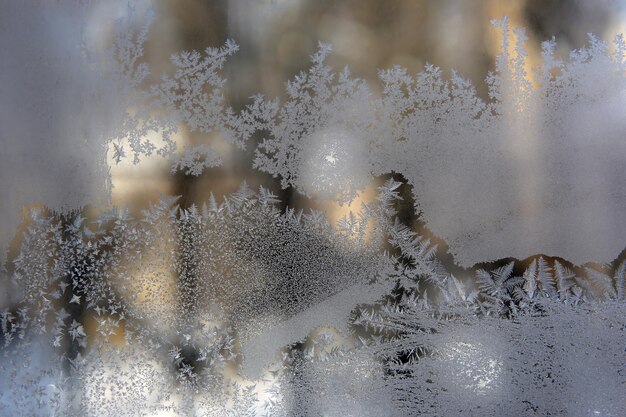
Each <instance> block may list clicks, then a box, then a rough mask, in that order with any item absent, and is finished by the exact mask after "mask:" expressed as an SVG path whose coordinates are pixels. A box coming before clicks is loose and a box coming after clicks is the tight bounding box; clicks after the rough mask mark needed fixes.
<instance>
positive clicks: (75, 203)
mask: <svg viewBox="0 0 626 417" xmlns="http://www.w3.org/2000/svg"><path fill="white" fill-rule="evenodd" d="M25 3H28V2H25ZM84 13H85V10H84V8H81V7H74V8H70V7H60V5H58V4H53V3H52V2H45V3H42V2H38V4H37V6H36V7H28V5H27V6H26V7H25V6H24V4H23V2H13V1H12V2H7V3H6V4H3V6H2V13H0V27H2V35H1V36H0V51H1V52H0V88H1V91H2V93H1V94H0V141H1V143H2V152H0V189H2V190H3V193H5V194H4V196H3V198H2V199H1V200H0V213H1V215H0V252H1V256H0V262H2V261H3V260H4V255H5V250H6V249H7V245H8V243H9V242H10V240H11V239H12V238H13V236H14V234H15V231H16V230H17V227H18V226H19V224H20V223H21V220H22V215H21V208H22V206H24V205H26V204H33V203H38V202H44V203H46V204H47V205H48V206H49V207H51V208H53V209H55V210H61V211H65V210H72V209H78V208H80V207H81V206H83V205H85V204H88V203H106V202H107V201H108V198H109V187H110V185H109V180H108V170H107V167H106V164H105V163H104V161H105V160H104V158H105V155H106V148H105V146H104V144H105V142H104V140H105V139H107V138H106V134H107V133H110V129H111V128H110V126H115V124H117V123H121V120H120V119H118V118H117V116H119V115H117V114H115V112H111V111H110V110H112V109H114V108H115V105H116V104H117V103H116V101H115V100H114V97H112V96H111V93H112V91H111V89H110V88H109V87H110V86H109V85H108V84H106V83H105V82H104V81H103V80H102V78H101V77H100V74H99V73H98V72H97V71H96V70H95V69H94V68H93V67H90V63H91V62H90V59H89V57H88V56H86V55H85V53H86V51H85V50H84V49H83V48H82V46H83V45H82V44H81V39H83V36H82V35H83V34H82V28H83V25H84V21H85V16H84Z"/></svg>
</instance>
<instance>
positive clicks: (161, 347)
mask: <svg viewBox="0 0 626 417" xmlns="http://www.w3.org/2000/svg"><path fill="white" fill-rule="evenodd" d="M23 4H25V5H26V6H23V5H22V3H19V4H18V3H10V4H9V5H8V6H7V7H6V8H4V9H3V14H2V15H0V23H2V27H3V30H6V31H7V33H9V35H10V36H7V37H4V36H3V37H0V47H1V50H2V58H6V59H2V60H0V69H1V70H2V71H0V74H1V75H0V82H1V85H2V88H3V95H2V99H1V100H0V106H1V110H2V111H1V112H0V122H1V123H0V125H1V126H2V131H0V134H1V135H2V139H3V145H5V146H4V148H3V151H6V152H3V153H2V154H0V174H1V175H0V184H1V185H2V187H3V188H2V189H3V190H7V189H12V183H11V179H12V178H19V179H20V181H21V183H22V184H26V189H24V190H23V191H22V192H20V193H19V194H15V195H10V196H9V197H10V198H5V199H3V203H1V204H0V211H2V212H3V216H2V224H1V225H0V226H1V227H2V236H0V238H1V239H2V240H0V251H2V256H4V251H5V248H6V246H7V241H8V239H9V238H11V237H12V233H13V231H14V230H15V228H16V227H17V225H18V224H19V221H18V219H17V213H19V210H21V208H22V207H23V206H24V205H26V204H33V203H37V202H39V203H44V205H45V206H47V208H45V209H34V210H32V211H31V215H30V216H29V217H28V219H27V220H26V222H25V231H24V233H22V234H21V235H20V236H18V239H19V242H20V243H21V248H20V251H19V253H18V254H17V255H16V256H15V257H12V258H11V259H10V260H9V262H8V263H7V268H6V271H3V272H6V275H8V276H10V278H11V283H10V284H9V283H7V288H9V289H10V291H11V294H12V295H13V296H14V298H16V299H17V300H18V302H17V303H16V304H15V305H12V306H11V307H10V308H7V309H6V310H4V311H2V312H0V340H1V341H2V348H0V355H1V357H2V360H0V414H7V415H29V416H30V415H42V416H47V415H63V416H79V415H80V416H83V415H88V416H91V415H93V416H124V415H128V416H142V415H146V416H148V415H161V414H164V415H168V414H169V415H181V416H183V415H184V416H187V415H198V416H257V415H272V416H276V415H278V416H281V415H285V416H291V415H307V416H308V415H311V416H318V415H342V416H343V415H363V416H365V415H372V416H386V415H388V416H405V415H460V416H467V415H477V416H482V415H499V414H502V413H503V410H506V412H507V413H508V414H513V415H530V414H537V415H560V414H566V415H596V414H599V415H607V416H621V415H624V414H625V413H626V403H625V402H624V396H623V387H624V384H626V376H625V375H624V359H625V357H626V354H625V353H624V352H625V350H624V340H625V336H626V335H625V334H624V332H626V324H625V323H624V322H623V317H625V316H626V311H625V304H624V298H625V296H626V284H625V280H626V261H624V260H623V259H622V258H623V257H622V258H618V259H617V260H615V261H614V262H613V263H607V262H608V261H610V260H612V259H613V258H614V256H615V254H616V252H618V251H619V250H622V249H623V247H624V246H623V245H624V241H623V237H624V235H625V233H624V232H625V231H626V229H624V225H626V219H625V218H624V210H623V207H624V206H625V203H626V196H625V193H624V187H623V184H624V180H625V179H626V175H625V174H626V171H625V170H626V166H625V165H624V164H623V159H624V158H623V156H624V154H625V153H626V152H624V151H625V148H624V141H623V134H624V130H625V129H624V127H625V126H624V124H623V121H622V120H624V118H623V117H622V113H623V109H624V104H626V103H624V97H626V95H625V88H624V87H625V85H624V76H625V75H626V74H625V73H624V70H625V68H624V65H625V62H624V52H625V51H626V46H625V44H624V41H623V39H622V38H621V37H617V38H616V39H615V41H614V44H615V47H614V50H612V51H611V50H609V47H608V45H607V44H606V43H605V42H603V41H601V40H599V39H597V38H595V37H590V41H589V45H588V46H587V47H585V48H583V49H581V50H578V51H573V52H572V53H571V55H570V57H569V60H567V61H560V60H558V59H557V58H556V57H555V56H554V50H555V43H554V41H550V42H546V43H544V44H543V65H542V66H541V67H540V68H539V69H538V70H537V73H536V74H535V81H536V82H537V86H535V85H533V84H532V83H531V82H530V81H529V78H528V77H527V75H526V74H525V72H524V68H525V64H526V52H525V50H524V46H523V44H524V41H525V36H524V34H523V31H521V30H517V31H515V32H514V35H515V37H514V38H515V40H514V41H515V44H514V45H513V47H512V48H510V47H509V44H510V43H511V42H513V37H512V33H511V30H510V29H509V27H508V22H507V20H506V19H503V20H502V21H500V22H495V23H494V24H495V26H497V27H498V28H500V29H501V30H502V34H503V37H502V51H503V52H502V54H501V55H500V56H499V57H498V59H497V62H496V68H495V72H494V73H493V74H489V75H488V77H487V79H486V82H487V85H488V87H489V95H490V99H489V100H487V101H485V100H482V99H480V98H479V97H478V96H477V95H476V93H475V91H474V89H473V87H472V86H471V85H470V83H469V82H468V81H467V80H465V79H463V78H462V77H461V76H459V75H457V74H456V73H453V74H452V77H451V79H449V80H446V79H444V77H443V76H442V73H441V70H440V69H438V68H437V67H435V66H432V65H427V66H426V68H425V69H424V71H423V72H421V73H420V74H417V75H416V76H411V75H409V74H408V73H407V72H406V70H404V69H402V68H400V67H394V68H392V69H389V70H383V71H381V72H380V80H381V83H382V88H381V91H382V93H381V94H380V95H379V96H378V95H375V94H374V93H373V92H372V89H371V88H370V87H369V86H368V84H367V83H366V82H365V81H363V80H360V79H358V78H353V77H352V76H351V74H350V72H349V71H348V70H347V69H345V70H344V71H342V72H341V73H339V74H335V73H334V72H333V70H332V68H330V67H329V66H328V65H327V64H326V58H327V57H328V55H329V54H330V52H331V48H330V46H328V45H323V44H322V45H320V47H319V50H318V52H317V53H315V54H314V55H313V56H312V67H311V68H310V69H309V70H308V71H305V72H302V73H300V74H299V75H298V76H296V77H295V79H294V80H292V81H290V82H288V83H287V101H286V102H285V103H283V104H282V105H281V104H280V103H279V102H278V101H277V100H266V99H265V98H264V97H263V96H261V95H255V96H253V98H252V100H251V103H250V104H249V105H248V106H247V107H246V108H244V109H243V110H242V111H239V112H236V111H235V110H233V109H232V108H231V107H230V106H229V104H228V103H227V102H226V100H225V98H224V95H223V86H224V83H225V80H224V79H223V78H222V77H221V76H220V69H221V68H222V66H223V65H224V62H225V60H226V59H227V58H228V57H229V56H230V55H232V54H233V53H235V52H236V50H237V49H238V47H237V45H236V44H235V43H234V42H233V41H227V42H226V43H225V45H224V46H222V47H220V48H207V49H206V50H205V51H204V52H203V53H199V52H195V51H190V52H179V53H176V54H174V55H172V57H171V63H172V65H173V66H174V67H175V68H176V69H175V71H174V73H173V74H165V75H163V76H162V77H161V79H160V81H158V82H155V83H152V84H150V85H148V84H149V83H148V82H147V80H148V78H147V77H148V75H149V68H148V66H147V65H146V64H145V63H143V62H142V55H143V43H144V41H145V39H146V37H147V35H148V27H149V24H150V21H151V14H150V13H149V12H148V13H147V14H146V15H145V16H143V15H142V17H138V16H139V15H140V14H136V11H135V10H129V14H128V17H127V19H122V20H120V21H118V22H117V24H116V28H115V30H114V36H113V44H112V47H111V48H104V49H102V50H101V49H98V48H95V49H94V48H92V47H93V45H89V44H88V37H87V36H86V32H85V21H86V15H87V13H88V11H89V10H90V9H89V8H90V7H91V6H92V5H93V4H92V2H90V1H85V2H80V3H79V4H78V5H72V6H76V7H70V6H69V5H64V4H63V3H50V4H48V3H46V4H45V5H39V4H38V5H37V6H38V7H32V6H33V4H31V3H29V2H24V3H23ZM136 18H137V19H139V23H140V24H139V26H138V27H139V29H138V30H137V26H136V25H135V24H136V23H137V22H135V21H133V19H136ZM24 22H27V24H24ZM33 28H36V30H33ZM68 40H69V41H68ZM511 51H513V52H511ZM16 80H17V81H19V82H16ZM4 93H6V94H4ZM33 114H34V115H36V116H37V117H35V118H34V120H31V119H30V118H29V119H28V120H26V119H25V118H26V117H30V116H32V115H33ZM183 126H184V127H185V128H187V129H188V130H190V131H192V132H199V133H202V134H203V135H205V136H206V137H207V141H206V143H201V144H199V145H196V146H193V147H190V148H187V149H180V150H179V149H178V148H177V144H176V143H175V141H174V139H173V135H174V133H176V132H177V131H178V130H179V129H180V128H181V127H183ZM152 133H156V134H158V136H159V137H160V143H159V144H156V143H154V142H153V141H152V140H151V139H149V135H150V134H152ZM255 134H256V135H263V136H265V137H264V139H263V140H262V141H261V143H260V144H259V145H258V147H257V149H256V154H255V155H256V156H255V160H254V166H255V167H256V168H258V169H260V170H262V171H265V172H268V173H270V174H272V175H274V176H276V177H279V178H280V180H281V185H282V186H283V187H284V188H286V187H290V186H291V187H294V188H296V189H297V190H298V191H300V192H302V193H304V194H306V195H308V196H310V197H315V198H331V199H334V200H337V201H340V202H346V201H349V200H351V199H353V198H354V197H355V195H356V192H357V191H358V190H361V189H363V188H364V187H365V186H366V185H368V184H369V183H370V182H371V180H372V177H373V176H380V175H383V174H388V173H391V172H394V173H401V174H402V175H403V176H404V177H405V178H406V179H407V182H408V185H409V186H411V187H412V190H413V194H414V196H415V197H416V201H417V207H416V208H417V209H418V210H421V211H422V212H423V217H424V219H425V220H426V223H427V225H428V227H429V228H430V229H431V230H432V231H433V232H434V233H435V234H436V235H438V236H441V237H443V238H444V239H445V240H446V242H447V243H448V245H449V247H450V249H451V251H452V252H453V253H454V255H455V257H456V260H457V261H458V262H459V263H460V264H461V265H464V266H470V265H473V264H475V263H477V262H480V261H485V260H492V259H499V258H505V257H511V256H514V257H517V258H519V259H521V258H527V257H528V256H529V255H534V254H536V253H544V254H547V255H552V256H557V255H558V256H562V257H564V258H566V259H567V260H569V261H573V262H575V263H577V264H582V263H583V262H584V261H588V260H590V259H591V260H595V261H600V262H605V264H604V265H601V266H599V265H592V264H586V265H583V266H584V268H580V267H577V266H576V265H572V264H569V263H568V262H566V261H563V260H559V259H556V258H552V257H548V256H533V257H532V258H530V259H528V260H527V261H518V262H515V261H513V262H509V263H507V264H503V265H499V266H493V267H483V268H478V269H475V270H472V274H473V276H472V277H463V278H462V279H461V278H458V277H455V276H453V275H452V274H450V273H449V272H448V271H447V270H446V268H445V266H444V263H442V262H441V261H440V260H438V259H437V257H436V253H437V248H436V247H435V246H434V245H432V244H431V242H430V241H429V240H428V239H426V238H424V237H422V236H419V235H417V234H416V233H415V232H414V231H412V229H411V227H410V225H405V224H402V223H401V222H400V221H399V220H398V219H397V218H396V214H397V213H396V208H395V205H396V204H397V203H398V200H399V199H400V192H399V189H400V187H401V184H400V183H398V182H396V181H394V180H389V181H387V182H386V183H385V184H384V185H383V186H381V187H379V189H378V196H377V198H376V200H375V201H374V202H372V203H369V204H367V205H363V206H362V208H361V209H360V211H359V212H358V213H350V214H349V215H348V216H346V217H345V218H343V219H342V220H341V221H340V222H339V223H338V224H337V225H332V224H330V223H329V222H328V220H327V219H326V216H325V215H324V213H319V212H315V211H311V212H308V213H303V212H296V211H294V210H293V209H289V208H287V209H285V210H280V209H279V208H278V207H279V206H278V204H279V201H278V199H277V197H276V196H275V195H274V194H273V193H272V192H271V191H269V190H267V189H265V188H262V187H261V188H260V189H259V191H258V192H257V191H252V190H250V189H249V187H248V186H247V185H246V183H245V182H244V183H243V184H242V186H241V188H240V189H239V191H237V192H236V193H234V194H232V195H230V196H227V197H224V198H223V200H222V202H221V203H218V202H217V199H216V198H215V197H213V196H211V198H210V199H209V201H208V202H207V203H206V204H205V205H204V206H202V207H196V206H193V205H192V206H190V207H184V208H181V207H178V205H177V198H175V197H168V196H163V197H162V198H161V199H160V200H159V201H158V202H157V203H155V204H153V205H152V206H151V207H150V208H149V209H148V210H146V211H145V212H144V213H143V214H142V215H141V216H140V217H139V218H132V217H131V216H130V215H129V214H128V212H127V211H126V210H124V209H121V210H112V211H109V212H106V213H103V214H101V215H99V216H97V217H95V218H91V217H90V218H88V217H87V215H86V214H84V213H82V211H81V210H80V209H81V207H83V206H84V205H86V204H88V203H92V204H96V205H100V204H101V203H104V202H106V200H107V199H108V196H109V188H110V184H109V176H108V175H109V173H108V167H107V165H106V158H107V153H108V152H112V155H111V156H112V157H113V160H115V161H116V162H119V161H121V160H122V159H123V158H125V157H126V153H127V148H128V149H130V153H131V154H132V156H133V160H134V161H135V162H139V160H140V159H141V158H142V157H143V156H148V155H151V154H152V153H158V154H160V155H162V156H165V157H170V158H171V159H172V171H183V172H184V173H185V174H187V175H199V174H201V173H202V172H203V171H204V170H205V169H207V168H211V167H214V166H216V165H218V164H219V163H220V158H219V155H218V153H217V152H216V151H215V150H214V147H213V146H212V141H213V139H215V138H219V140H222V139H223V140H225V141H226V142H228V143H230V144H232V145H233V146H235V147H237V148H241V149H243V148H244V147H245V145H246V142H247V141H248V139H250V138H251V137H252V136H253V135H255ZM51 144H52V145H53V146H52V145H51ZM31 179H32V181H31ZM28 187H31V188H32V189H30V188H28ZM37 187H40V188H37ZM458 202H462V203H463V204H458ZM459 210H462V212H460V211H459ZM580 236H582V237H583V238H582V239H581V238H580ZM0 261H1V262H2V263H3V264H4V259H1V258H0Z"/></svg>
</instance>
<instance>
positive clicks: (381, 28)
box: [92, 0, 626, 267]
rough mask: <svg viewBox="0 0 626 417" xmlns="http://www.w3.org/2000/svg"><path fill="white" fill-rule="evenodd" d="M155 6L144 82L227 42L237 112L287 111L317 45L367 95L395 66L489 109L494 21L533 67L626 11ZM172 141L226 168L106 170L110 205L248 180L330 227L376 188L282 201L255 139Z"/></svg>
mask: <svg viewBox="0 0 626 417" xmlns="http://www.w3.org/2000/svg"><path fill="white" fill-rule="evenodd" d="M152 4H153V7H154V9H155V12H156V20H155V21H154V23H153V24H152V26H151V28H150V33H149V35H148V42H147V44H146V51H145V52H146V56H145V58H146V60H147V61H148V62H149V64H150V67H151V68H152V75H151V76H152V77H153V78H152V79H151V80H148V82H151V81H153V82H156V81H158V77H160V75H161V74H162V73H163V72H171V70H172V66H171V64H170V63H169V61H168V59H169V56H170V55H171V54H172V53H174V52H178V51H181V50H199V51H202V50H204V49H205V48H206V47H208V46H214V47H217V46H221V45H223V44H224V42H225V41H226V40H227V39H233V40H235V41H236V42H237V43H238V44H239V46H240V49H239V52H237V53H236V54H235V55H234V56H233V57H230V58H229V59H228V60H227V62H226V65H225V67H224V69H223V72H222V74H223V76H224V78H226V79H227V83H226V85H225V89H226V90H225V93H226V95H227V97H226V102H228V103H231V104H232V105H233V107H234V108H235V110H239V109H242V108H243V107H244V106H245V105H246V104H249V103H250V102H251V100H250V98H249V97H250V96H251V95H252V94H256V93H262V94H263V95H265V97H267V98H275V97H277V98H279V99H280V100H281V102H282V101H284V99H285V82H286V81H287V80H290V79H293V77H294V76H295V75H296V74H297V73H298V72H300V71H302V70H306V69H308V68H309V65H310V56H311V54H313V53H314V52H315V51H316V50H317V46H318V42H324V43H329V44H331V45H332V47H333V53H332V54H331V56H330V58H329V59H328V62H329V64H330V65H331V66H333V68H334V69H335V70H337V71H339V70H341V69H342V68H343V67H344V66H348V67H349V68H350V70H351V73H352V75H353V76H354V77H358V78H362V79H365V80H366V81H367V82H368V84H369V85H370V87H371V88H374V89H376V88H379V87H380V83H379V82H377V78H378V71H379V70H380V69H387V68H391V67H392V66H393V65H401V66H403V67H405V68H406V69H407V70H408V71H409V73H412V74H415V73H418V72H420V71H421V70H422V69H423V67H424V65H425V64H426V63H431V64H434V65H436V66H439V67H440V68H441V69H442V70H443V74H444V77H448V76H450V73H451V71H452V70H453V69H454V70H456V71H458V72H459V73H460V74H461V75H462V76H463V77H465V78H467V79H469V80H471V81H472V82H473V84H474V86H475V87H476V89H477V91H478V93H479V95H481V96H482V97H484V98H485V99H486V98H487V88H486V85H485V83H484V78H485V77H486V75H487V73H488V71H490V70H493V69H494V68H493V67H494V65H495V57H496V55H497V54H498V53H499V52H500V33H499V31H497V30H495V29H494V28H493V26H492V25H491V24H490V21H491V20H492V19H497V20H499V19H501V18H502V17H503V16H508V17H509V19H510V22H511V26H512V27H525V28H526V32H527V35H528V38H529V40H528V42H527V48H528V52H529V60H528V61H529V67H534V66H536V65H538V63H539V58H540V43H541V42H542V41H544V40H548V39H551V38H552V36H554V37H555V38H556V40H557V42H558V50H557V51H556V52H557V55H558V54H560V55H561V56H566V54H568V53H569V51H570V50H572V49H575V48H580V47H582V46H584V45H585V44H586V42H587V34H588V33H593V34H595V35H597V36H599V37H601V38H603V39H607V40H610V39H612V38H613V37H614V36H615V35H616V34H617V33H621V32H625V30H624V29H625V28H626V23H625V22H626V1H619V0H598V1H594V2H587V1H583V0H572V1H565V0H547V1H542V0H514V1H496V0H482V1H473V2H464V1H451V0H440V1H436V0H433V1H426V0H425V1H412V0H399V1H393V2H388V1H374V0H363V1H362V0H346V1H343V0H212V1H199V0H178V1H173V0H155V1H154V2H152ZM125 10H126V9H125V8H124V7H120V8H119V10H112V9H109V8H107V9H101V10H99V11H98V12H97V13H94V14H93V16H92V19H93V20H94V22H93V24H94V25H95V26H97V25H98V24H99V22H98V19H100V20H102V21H106V20H107V19H109V18H110V17H111V14H112V13H113V14H115V13H117V14H120V13H122V14H123V13H124V11H125ZM530 69H531V68H528V72H529V73H532V72H531V71H530ZM375 93H376V92H375ZM177 140H178V142H179V149H182V148H183V147H184V146H185V145H186V144H198V143H207V142H209V143H213V144H214V146H216V147H218V149H219V152H220V154H221V156H222V159H223V160H224V164H223V166H222V167H220V168H212V169H207V170H205V171H204V172H203V174H202V175H201V176H199V177H193V176H186V175H182V174H177V175H170V172H169V165H168V162H167V161H165V160H162V159H160V158H158V157H155V158H151V159H149V160H148V161H144V162H143V163H141V164H140V165H138V166H134V165H133V164H132V162H131V158H127V160H125V161H123V162H122V163H120V164H119V165H116V164H115V163H114V162H113V160H112V159H110V164H111V172H112V183H113V203H114V204H115V205H117V206H130V207H132V208H135V209H138V208H141V207H144V206H145V205H146V204H147V202H149V201H154V200H155V199H156V198H157V197H158V194H159V193H163V194H173V195H180V196H182V197H181V200H180V203H181V205H182V206H189V205H190V204H192V203H202V202H204V201H206V199H207V197H208V195H209V193H210V192H213V193H214V194H215V195H216V196H218V197H219V196H222V195H225V194H229V193H232V192H234V191H235V190H236V189H237V188H238V187H239V185H240V184H241V182H242V181H243V180H246V181H247V182H248V184H250V185H251V187H252V188H253V189H254V188H257V187H258V185H260V184H262V185H264V186H266V187H269V188H270V189H272V190H273V191H274V192H276V193H279V196H280V198H281V200H282V204H283V207H284V206H289V207H295V208H304V209H306V208H309V207H312V208H316V209H322V210H325V211H326V212H327V213H328V215H329V217H330V219H331V221H335V220H337V219H339V218H341V217H342V216H343V215H345V214H346V213H348V212H349V211H350V210H355V209H356V210H358V208H359V207H360V204H361V203H362V202H363V201H364V200H365V201H366V200H368V199H370V198H372V197H373V195H374V193H375V190H376V184H372V186H370V187H369V188H368V189H367V190H366V192H365V193H363V194H362V195H360V196H359V197H358V198H357V199H355V200H354V201H353V202H352V203H351V204H350V205H344V206H340V205H338V204H336V203H333V202H330V201H326V202H324V201H321V202H320V201H313V200H311V199H308V198H306V197H303V196H302V195H300V194H298V193H296V192H294V191H293V190H291V189H287V190H280V184H279V183H278V180H276V179H273V178H271V176H269V175H267V174H264V173H261V172H259V171H257V170H253V169H252V160H253V157H254V149H255V148H256V144H257V142H256V141H258V140H259V138H252V139H251V140H250V142H248V144H247V148H246V151H241V150H238V149H236V148H235V147H234V146H230V145H228V144H224V142H223V141H220V140H219V138H216V137H203V136H202V135H199V134H190V133H189V132H185V131H184V130H182V131H181V132H180V134H179V135H178V137H177ZM400 179H401V178H400ZM403 194H404V195H405V199H404V203H403V207H401V213H400V216H401V220H404V221H405V222H407V224H411V223H415V224H414V226H415V227H416V228H417V229H418V231H419V232H421V233H425V234H429V232H428V231H427V230H425V229H424V228H423V227H422V225H421V224H420V223H419V219H417V218H415V215H414V212H413V201H412V197H411V196H410V194H409V192H408V190H403ZM439 243H440V244H441V245H442V246H441V247H442V250H441V251H440V252H441V254H440V255H441V256H445V252H446V251H445V242H439ZM450 262H451V260H450ZM450 265H451V266H452V264H451V263H450ZM452 267H453V266H452Z"/></svg>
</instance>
